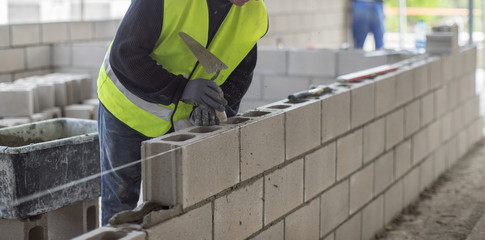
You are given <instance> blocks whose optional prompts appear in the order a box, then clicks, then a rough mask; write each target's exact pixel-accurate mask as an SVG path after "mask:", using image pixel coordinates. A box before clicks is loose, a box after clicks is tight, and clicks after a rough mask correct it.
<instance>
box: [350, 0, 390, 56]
mask: <svg viewBox="0 0 485 240" xmlns="http://www.w3.org/2000/svg"><path fill="white" fill-rule="evenodd" d="M384 31H385V28H384V10H383V3H382V0H353V3H352V34H353V38H354V48H357V49H362V48H364V42H365V39H366V37H367V34H368V33H369V32H371V33H372V34H373V35H374V41H375V48H376V49H381V48H383V47H384Z"/></svg>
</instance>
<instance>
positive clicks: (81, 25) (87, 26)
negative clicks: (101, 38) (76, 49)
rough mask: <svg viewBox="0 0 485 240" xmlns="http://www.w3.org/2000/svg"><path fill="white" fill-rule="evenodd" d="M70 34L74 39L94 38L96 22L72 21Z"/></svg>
mask: <svg viewBox="0 0 485 240" xmlns="http://www.w3.org/2000/svg"><path fill="white" fill-rule="evenodd" d="M69 35H70V37H71V40H72V41H77V40H89V39H93V38H94V22H88V21H83V22H70V23H69Z"/></svg>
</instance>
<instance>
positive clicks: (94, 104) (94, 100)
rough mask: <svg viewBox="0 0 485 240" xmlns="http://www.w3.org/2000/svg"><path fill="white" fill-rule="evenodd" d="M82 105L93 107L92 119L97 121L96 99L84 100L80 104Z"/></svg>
mask: <svg viewBox="0 0 485 240" xmlns="http://www.w3.org/2000/svg"><path fill="white" fill-rule="evenodd" d="M82 104H84V105H91V106H93V107H94V110H93V119H94V120H98V108H99V100H98V99H96V98H91V99H86V100H84V101H83V102H82Z"/></svg>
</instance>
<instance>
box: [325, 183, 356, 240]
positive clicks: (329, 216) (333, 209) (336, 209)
mask: <svg viewBox="0 0 485 240" xmlns="http://www.w3.org/2000/svg"><path fill="white" fill-rule="evenodd" d="M349 194H350V192H349V181H348V180H345V181H343V182H341V183H339V184H338V185H336V186H334V187H332V188H331V189H330V190H328V191H327V192H325V193H324V194H323V195H322V197H321V203H320V204H321V205H320V237H323V236H325V235H327V234H328V233H329V232H330V231H332V230H333V229H334V228H336V227H337V226H338V225H340V224H341V223H342V222H344V221H345V220H346V219H347V217H348V216H349V196H350V195H349Z"/></svg>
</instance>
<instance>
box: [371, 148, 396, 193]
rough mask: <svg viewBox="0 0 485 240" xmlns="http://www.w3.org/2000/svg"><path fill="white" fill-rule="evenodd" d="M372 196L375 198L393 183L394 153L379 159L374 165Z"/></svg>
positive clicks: (391, 152)
mask: <svg viewBox="0 0 485 240" xmlns="http://www.w3.org/2000/svg"><path fill="white" fill-rule="evenodd" d="M374 175H375V177H374V195H375V196H377V195H378V194H380V193H381V192H383V191H384V190H385V189H386V188H387V187H389V186H390V185H391V184H392V183H393V181H394V151H389V152H387V153H386V154H384V155H382V156H381V157H379V158H378V159H377V160H376V161H375V163H374Z"/></svg>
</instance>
